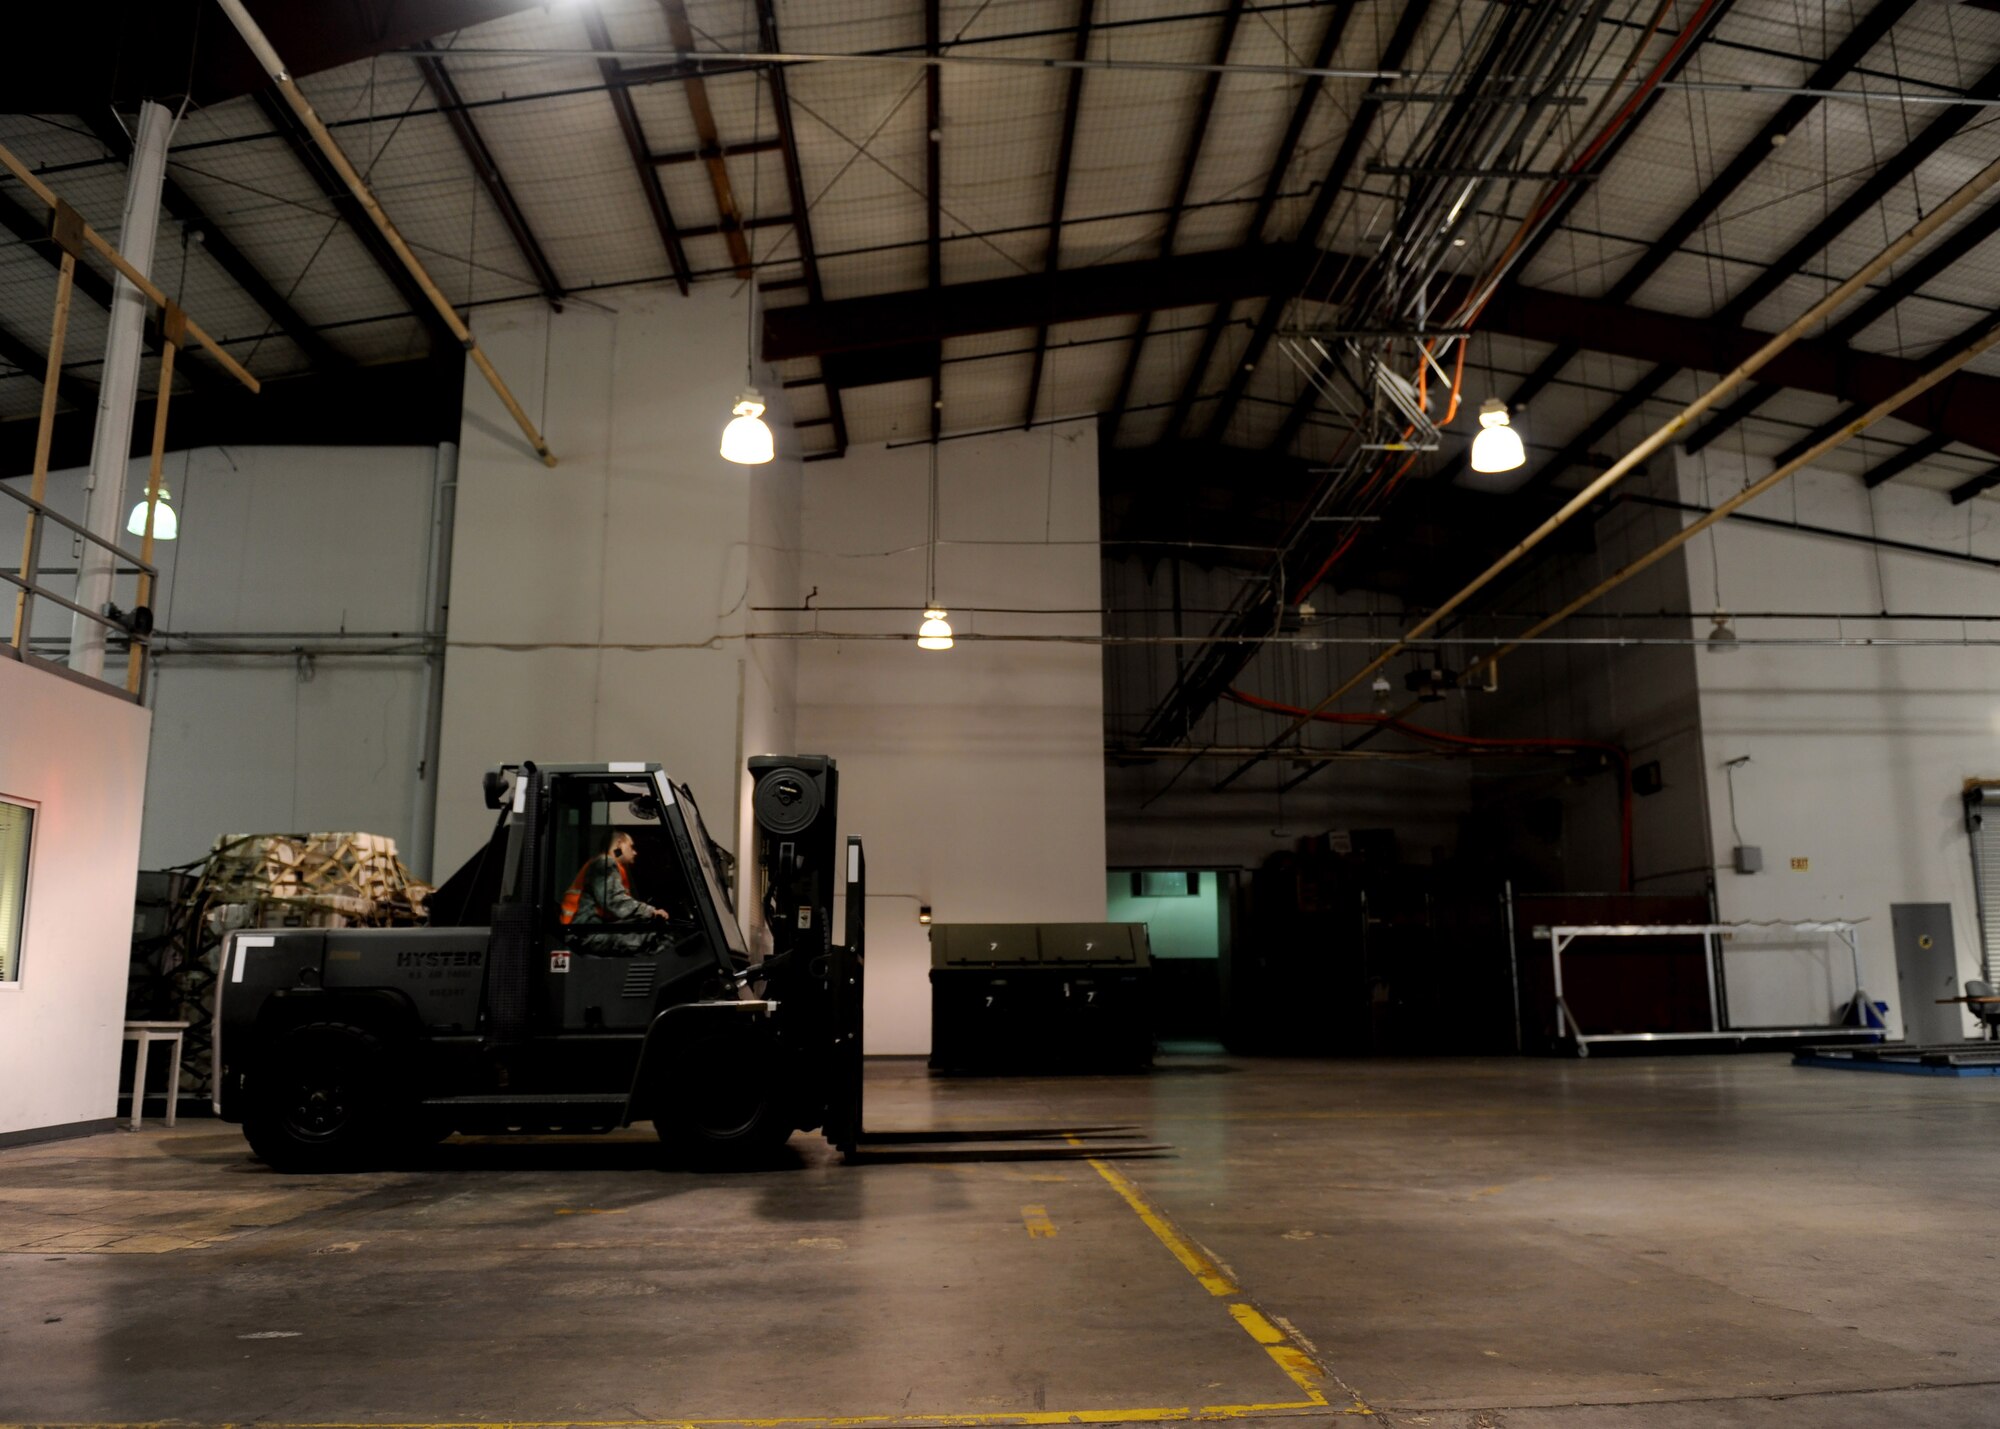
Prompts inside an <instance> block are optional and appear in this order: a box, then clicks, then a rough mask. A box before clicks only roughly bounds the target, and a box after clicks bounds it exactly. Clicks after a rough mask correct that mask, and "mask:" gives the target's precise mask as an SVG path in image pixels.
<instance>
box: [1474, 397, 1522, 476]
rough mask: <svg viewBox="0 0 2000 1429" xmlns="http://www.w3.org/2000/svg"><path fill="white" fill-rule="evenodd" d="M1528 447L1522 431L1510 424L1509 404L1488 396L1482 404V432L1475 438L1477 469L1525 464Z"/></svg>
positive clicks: (1509, 468)
mask: <svg viewBox="0 0 2000 1429" xmlns="http://www.w3.org/2000/svg"><path fill="white" fill-rule="evenodd" d="M1527 460H1528V449H1527V448H1526V447H1525V446H1523V445H1522V444H1521V434H1520V433H1519V432H1517V431H1515V430H1514V429H1513V427H1512V426H1510V425H1509V424H1508V420H1507V404H1506V403H1505V402H1502V401H1501V400H1500V399H1499V398H1498V397H1488V398H1487V399H1486V400H1485V401H1484V402H1481V403H1480V404H1479V435H1478V436H1476V437H1474V438H1473V439H1472V469H1473V470H1474V471H1484V472H1499V471H1513V470H1515V469H1516V468H1518V467H1520V466H1523V465H1525V464H1526V462H1527Z"/></svg>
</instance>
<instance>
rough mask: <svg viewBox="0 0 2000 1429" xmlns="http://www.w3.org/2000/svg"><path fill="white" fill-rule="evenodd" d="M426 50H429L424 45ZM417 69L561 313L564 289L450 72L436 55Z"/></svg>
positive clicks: (541, 285) (425, 58)
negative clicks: (466, 106)
mask: <svg viewBox="0 0 2000 1429" xmlns="http://www.w3.org/2000/svg"><path fill="white" fill-rule="evenodd" d="M424 48H425V49H429V48H430V46H429V45H428V44H426V45H425V46H424ZM415 59H416V62H417V69H418V70H419V71H420V72H421V73H422V74H423V77H424V83H425V84H427V85H429V86H430V91H431V93H432V94H435V95H436V96H437V98H438V107H439V109H441V110H442V111H443V112H444V116H445V120H446V122H447V123H449V124H450V125H451V132H452V133H453V134H455V135H456V136H457V137H458V146H459V148H461V149H463V150H465V157H466V161H467V162H468V163H470V164H471V165H472V172H473V173H474V174H475V175H476V176H477V177H478V179H479V183H480V186H481V187H482V188H484V189H485V190H486V196H487V197H488V198H489V199H491V200H492V201H493V206H494V207H495V208H496V209H498V210H499V211H500V221H501V222H502V223H504V224H506V225H507V232H508V235H509V236H510V237H512V238H513V240H514V251H515V252H517V253H519V254H520V255H521V261H522V262H524V263H526V264H527V265H528V272H529V273H530V274H531V275H532V276H533V278H534V282H535V286H536V287H537V288H539V289H541V293H542V298H543V299H544V300H545V301H546V302H547V303H548V305H549V306H550V307H551V308H553V309H555V310H556V311H557V312H561V311H562V305H563V297H564V296H565V295H564V293H563V285H562V283H561V281H560V280H559V279H558V278H557V277H556V270H555V268H554V267H553V266H551V264H550V263H549V258H548V254H546V253H544V252H543V251H542V245H541V243H540V242H538V241H537V240H536V238H535V233H534V230H533V229H532V228H530V227H529V226H528V216H527V215H526V214H525V213H523V212H521V205H520V204H519V203H518V202H516V201H515V198H514V190H513V188H512V187H511V186H510V185H509V184H508V182H507V176H506V175H505V174H503V173H501V172H500V165H499V162H498V161H497V160H496V159H494V157H493V151H492V150H491V149H489V148H487V147H486V137H485V135H483V134H481V133H480V132H479V126H478V125H477V124H475V123H473V120H472V115H471V113H470V112H468V111H467V110H466V108H465V102H464V100H462V99H461V98H460V97H459V93H458V86H457V84H455V83H453V81H452V77H451V72H450V71H449V70H447V69H446V68H445V67H444V60H443V58H442V57H441V56H437V55H417V56H415Z"/></svg>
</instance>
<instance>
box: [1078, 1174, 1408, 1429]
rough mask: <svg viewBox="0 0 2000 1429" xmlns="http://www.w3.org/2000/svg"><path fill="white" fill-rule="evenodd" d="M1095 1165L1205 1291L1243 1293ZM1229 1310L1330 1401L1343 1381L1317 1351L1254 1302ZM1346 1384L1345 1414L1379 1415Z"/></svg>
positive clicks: (1311, 1396)
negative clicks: (1330, 1392) (1330, 1389)
mask: <svg viewBox="0 0 2000 1429" xmlns="http://www.w3.org/2000/svg"><path fill="white" fill-rule="evenodd" d="M1065 1139H1066V1140H1068V1141H1069V1143H1070V1144H1071V1145H1072V1146H1075V1145H1080V1144H1081V1143H1080V1142H1078V1141H1077V1139H1076V1138H1075V1137H1073V1136H1072V1137H1068V1138H1065ZM1090 1165H1091V1166H1092V1167H1094V1168H1095V1169H1096V1171H1097V1174H1098V1175H1100V1176H1102V1177H1103V1178H1104V1179H1105V1180H1106V1181H1107V1182H1109V1183H1110V1185H1111V1189H1112V1190H1114V1191H1116V1192H1117V1193H1118V1194H1119V1195H1120V1196H1122V1197H1123V1198H1124V1200H1125V1204H1126V1205H1128V1206H1130V1207H1131V1208H1132V1210H1133V1212H1134V1213H1135V1214H1136V1215H1137V1216H1138V1217H1139V1219H1140V1220H1142V1221H1144V1222H1145V1224H1146V1229H1148V1230H1150V1231H1151V1232H1152V1233H1153V1234H1154V1235H1155V1236H1157V1237H1158V1238H1159V1241H1160V1244H1162V1245H1164V1246H1165V1247H1166V1248H1167V1249H1168V1250H1170V1251H1172V1252H1173V1255H1174V1259H1176V1260H1178V1261H1179V1262H1180V1263H1181V1264H1182V1265H1183V1266H1184V1267H1186V1269H1187V1272H1188V1274H1190V1275H1192V1276H1193V1277H1194V1278H1195V1279H1196V1280H1198V1281H1200V1282H1201V1285H1202V1288H1203V1289H1205V1290H1206V1291H1208V1293H1209V1294H1211V1295H1216V1296H1240V1295H1242V1294H1243V1290H1242V1287H1240V1286H1238V1285H1237V1284H1236V1282H1235V1280H1234V1279H1233V1278H1232V1277H1231V1276H1230V1274H1229V1273H1228V1272H1227V1271H1226V1270H1224V1269H1223V1267H1222V1266H1221V1265H1219V1264H1218V1263H1217V1262H1216V1259H1215V1257H1214V1256H1213V1255H1211V1254H1209V1253H1208V1251H1206V1250H1204V1249H1203V1248H1202V1247H1201V1246H1200V1245H1199V1244H1197V1243H1196V1242H1195V1241H1194V1240H1193V1239H1192V1238H1190V1237H1189V1236H1186V1235H1184V1234H1182V1232H1181V1231H1180V1229H1179V1228H1178V1227H1176V1226H1175V1225H1174V1223H1173V1222H1172V1221H1170V1220H1168V1219H1167V1217H1166V1214H1165V1213H1164V1212H1162V1211H1161V1210H1159V1209H1158V1208H1157V1207H1155V1206H1154V1205H1153V1203H1152V1202H1150V1201H1148V1200H1147V1199H1146V1197H1145V1195H1144V1193H1142V1192H1141V1191H1140V1190H1139V1188H1138V1187H1137V1186H1135V1185H1133V1184H1132V1182H1131V1181H1130V1180H1129V1179H1127V1178H1126V1177H1125V1176H1124V1175H1122V1174H1121V1173H1120V1172H1118V1171H1116V1170H1114V1169H1113V1168H1112V1167H1111V1166H1110V1165H1109V1164H1108V1163H1106V1162H1103V1161H1098V1160H1092V1161H1091V1163H1090ZM1229 1313H1230V1315H1231V1316H1232V1317H1233V1318H1234V1319H1235V1321H1236V1323H1237V1324H1238V1325H1240V1326H1242V1327H1243V1330H1244V1332H1245V1333H1246V1334H1248V1335H1249V1336H1250V1338H1251V1339H1253V1340H1255V1341H1256V1342H1257V1343H1258V1345H1260V1346H1261V1347H1262V1348H1263V1350H1264V1353H1265V1354H1267V1355H1269V1356H1270V1357H1271V1361H1272V1363H1273V1364H1275V1365H1277V1367H1278V1368H1279V1369H1280V1370H1282V1371H1284V1374H1285V1377H1286V1378H1287V1379H1289V1380H1291V1382H1292V1383H1293V1384H1296V1385H1297V1386H1298V1387H1299V1388H1300V1389H1301V1390H1302V1391H1303V1392H1304V1393H1305V1396H1306V1399H1307V1402H1308V1403H1310V1404H1312V1405H1315V1406H1319V1405H1325V1404H1326V1403H1327V1398H1326V1392H1325V1390H1324V1388H1323V1386H1324V1385H1326V1384H1328V1383H1329V1382H1331V1383H1333V1384H1340V1381H1339V1380H1338V1379H1337V1378H1335V1376H1334V1375H1332V1374H1331V1373H1329V1372H1328V1371H1327V1368H1326V1366H1324V1365H1322V1364H1321V1363H1320V1362H1319V1360H1318V1359H1317V1358H1316V1357H1315V1356H1314V1355H1313V1354H1312V1353H1311V1351H1309V1350H1308V1349H1306V1347H1305V1346H1304V1345H1302V1344H1299V1343H1296V1342H1294V1341H1293V1339H1292V1338H1291V1337H1290V1336H1288V1335H1286V1334H1285V1332H1284V1331H1283V1330H1280V1329H1279V1328H1278V1327H1277V1326H1276V1325H1274V1324H1272V1323H1271V1322H1270V1320H1268V1319H1267V1318H1265V1316H1264V1314H1263V1312H1262V1311H1260V1310H1258V1309H1257V1307H1256V1306H1254V1305H1252V1304H1250V1303H1249V1302H1248V1300H1237V1301H1234V1302H1233V1303H1232V1304H1231V1305H1230V1307H1229ZM1340 1388H1341V1391H1342V1392H1343V1393H1344V1394H1345V1395H1346V1396H1347V1397H1348V1398H1349V1399H1351V1400H1352V1401H1353V1408H1351V1409H1347V1410H1343V1411H1341V1412H1344V1413H1349V1414H1372V1413H1374V1411H1373V1410H1371V1409H1370V1408H1369V1407H1368V1406H1367V1405H1366V1404H1364V1403H1363V1402H1362V1400H1361V1396H1360V1395H1358V1394H1356V1393H1355V1392H1354V1391H1353V1390H1351V1389H1349V1388H1348V1387H1347V1386H1346V1385H1344V1384H1340Z"/></svg>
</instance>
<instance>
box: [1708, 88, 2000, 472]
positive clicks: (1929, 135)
mask: <svg viewBox="0 0 2000 1429" xmlns="http://www.w3.org/2000/svg"><path fill="white" fill-rule="evenodd" d="M1972 93H1974V94H1978V95H1982V96H1985V97H1989V98H2000V64H1996V65H1994V66H1993V67H1992V68H1991V69H1989V70H1987V71H1986V73H1985V74H1984V75H1982V76H1981V77H1980V78H1979V80H1978V81H1977V82H1976V83H1975V84H1974V86H1973V89H1972ZM1976 113H1977V111H1974V110H1970V109H1948V110H1946V111H1945V112H1944V113H1943V114H1942V115H1940V116H1939V117H1938V118H1936V119H1933V120H1932V121H1931V122H1930V123H1929V124H1926V125H1925V126H1924V127H1923V129H1922V131H1921V132H1919V133H1918V134H1917V136H1916V137H1915V138H1913V139H1911V140H1910V142H1909V143H1907V144H1905V145H1904V146H1903V147H1902V148H1901V149H1899V150H1897V151H1896V152H1895V153H1893V154H1891V155H1890V156H1889V157H1888V158H1887V159H1886V160H1885V161H1884V162H1883V163H1882V165H1881V167H1879V168H1877V169H1876V170H1875V172H1874V173H1872V174H1870V175H1869V176H1868V178H1867V179H1866V180H1864V181H1863V182H1862V184H1861V185H1860V187H1858V188H1856V189H1855V191H1854V192H1853V193H1851V194H1849V195H1848V196H1847V197H1846V198H1845V199H1843V200H1841V202H1840V204H1839V205H1838V206H1837V207H1836V208H1834V209H1833V211H1832V212H1830V213H1828V214H1827V215H1826V217H1824V218H1823V219H1821V220H1820V221H1819V222H1818V223H1816V224H1814V225H1813V226H1812V228H1811V229H1810V230H1809V231H1808V232H1807V233H1806V234H1805V235H1804V236H1803V237H1801V238H1800V239H1799V241H1798V242H1796V243H1794V244H1793V245H1792V246H1791V247H1790V248H1788V249H1786V250H1785V252H1784V254H1783V255H1782V256H1780V257H1779V258H1778V259H1777V260H1776V261H1775V262H1773V263H1772V264H1771V266H1770V267H1769V268H1767V269H1765V271H1764V272H1763V273H1762V274H1760V275H1759V276H1758V277H1757V278H1755V279H1753V280H1752V281H1751V283H1750V284H1749V285H1748V286H1747V287H1746V288H1745V289H1744V290H1743V292H1742V293H1740V294H1739V295H1738V296H1737V297H1736V298H1735V299H1733V300H1732V301H1731V302H1729V303H1728V304H1725V305H1724V308H1723V309H1722V311H1723V312H1725V313H1729V314H1731V315H1733V316H1742V315H1747V314H1748V313H1749V312H1750V310H1751V309H1752V308H1754V307H1756V306H1757V304H1759V303H1761V302H1763V301H1764V299H1765V298H1768V297H1769V296H1770V295H1771V294H1772V293H1775V292H1776V291H1777V290H1778V289H1779V288H1780V287H1781V286H1782V285H1783V284H1784V282H1785V280H1786V279H1787V278H1789V277H1790V276H1792V274H1794V273H1795V272H1797V271H1798V269H1799V268H1800V267H1802V266H1803V265H1804V264H1805V263H1806V262H1807V260H1809V259H1810V258H1812V256H1813V255H1814V254H1816V253H1818V252H1819V251H1820V250H1821V249H1823V248H1825V247H1826V245H1827V244H1829V243H1831V242H1832V241H1833V240H1834V239H1835V238H1838V237H1839V236H1840V235H1841V233H1843V232H1844V231H1845V230H1846V229H1847V228H1848V227H1849V226H1850V225H1852V224H1853V223H1854V222H1855V221H1856V220H1858V219H1860V218H1862V217H1863V216H1864V215H1866V214H1869V213H1872V212H1873V211H1874V209H1875V206H1876V205H1877V204H1879V203H1880V202H1881V201H1882V200H1883V198H1885V197H1886V196H1887V195H1888V194H1889V192H1890V191H1891V190H1892V189H1895V188H1896V187H1898V186H1899V185H1901V184H1902V183H1903V182H1904V181H1905V180H1906V179H1908V178H1909V177H1910V175H1911V174H1912V173H1914V172H1915V171H1916V169H1917V166H1918V165H1919V164H1921V163H1923V162H1924V161H1925V160H1926V159H1928V158H1930V157H1931V156H1932V155H1933V154H1935V153H1936V152H1937V151H1938V150H1939V149H1941V148H1943V147H1944V145H1945V143H1946V142H1947V141H1948V140H1950V139H1952V138H1953V137H1955V136H1956V135H1957V134H1959V133H1960V132H1961V131H1962V130H1963V129H1964V128H1965V126H1966V125H1967V124H1968V123H1970V122H1971V121H1972V119H1973V118H1974V117H1975V115H1976ZM1996 231H2000V209H1987V210H1984V211H1982V212H1981V213H1979V214H1977V215H1975V216H1974V217H1973V218H1972V219H1970V220H1969V221H1968V222H1967V223H1966V224H1965V225H1964V226H1963V227H1962V228H1960V229H1959V230H1958V231H1957V232H1956V233H1953V234H1952V235H1950V236H1949V237H1947V238H1946V239H1944V241H1943V242H1941V243H1939V244H1938V245H1937V247H1935V248H1934V249H1932V250H1931V251H1930V252H1929V253H1928V254H1926V255H1924V256H1923V257H1921V258H1919V259H1918V260H1916V261H1915V262H1914V263H1912V264H1911V265H1910V266H1909V267H1907V268H1905V269H1904V270H1903V271H1902V272H1901V273H1899V274H1897V275H1896V277H1895V279H1894V280H1893V281H1891V282H1890V283H1888V284H1886V285H1885V286H1884V287H1883V288H1881V289H1880V290H1879V291H1878V292H1877V293H1876V294H1875V295H1874V296H1873V297H1870V298H1868V299H1867V300H1866V301H1865V302H1864V303H1863V304H1862V305H1861V307H1859V308H1857V309H1856V310H1855V314H1856V316H1859V315H1860V314H1862V313H1867V314H1868V315H1869V316H1868V317H1867V319H1866V320H1865V321H1862V322H1861V323H1860V324H1859V325H1858V326H1856V327H1854V328H1853V329H1852V330H1850V331H1847V332H1845V333H1844V334H1843V335H1844V336H1847V337H1852V336H1853V335H1854V334H1855V333H1858V332H1859V331H1860V330H1861V328H1862V327H1866V326H1867V324H1868V323H1869V322H1873V321H1874V320H1875V319H1876V318H1878V317H1881V316H1882V315H1883V314H1885V313H1887V312H1888V311H1889V309H1890V308H1893V307H1894V306H1895V305H1896V304H1897V303H1899V302H1901V301H1902V300H1903V299H1904V298H1907V297H1913V296H1915V294H1916V293H1917V290H1918V289H1920V288H1922V287H1923V286H1924V284H1926V283H1928V282H1930V281H1931V279H1933V278H1935V277H1936V276H1937V275H1938V274H1939V273H1941V272H1943V271H1944V269H1946V268H1948V267H1950V266H1951V264H1952V263H1954V262H1956V261H1957V260H1958V259H1959V258H1961V257H1963V256H1964V255H1965V254H1966V253H1968V252H1970V251H1971V250H1972V248H1974V247H1976V246H1978V244H1979V243H1980V242H1982V241H1984V240H1985V238H1987V237H1989V236H1991V235H1992V234H1993V233H1994V232H1996ZM1846 321H1847V320H1844V321H1843V323H1842V327H1845V323H1846ZM1773 390H1774V389H1772V388H1770V387H1769V386H1767V385H1765V384H1763V383H1758V384H1756V385H1754V386H1752V387H1751V388H1750V389H1749V390H1748V391H1746V392H1744V393H1743V394H1742V395H1741V396H1739V397H1737V398H1736V399H1735V400H1734V401H1732V402H1730V403H1729V405H1728V406H1726V407H1724V408H1723V409H1722V410H1721V411H1719V412H1717V413H1716V414H1715V415H1713V416H1711V417H1710V418H1709V419H1708V421H1707V422H1705V423H1703V424H1702V425H1701V426H1700V427H1699V428H1697V429H1696V430H1695V432H1694V433H1693V434H1692V435H1691V436H1690V437H1689V438H1688V441H1687V449H1688V450H1689V451H1690V452H1698V451H1700V450H1701V449H1702V448H1703V447H1705V446H1707V445H1708V444H1709V443H1710V442H1712V441H1714V440H1715V439H1716V438H1717V437H1719V436H1721V435H1722V434H1723V433H1724V432H1727V431H1728V430H1729V429H1730V428H1731V427H1733V426H1735V425H1736V424H1737V423H1738V422H1740V421H1742V420H1743V419H1744V418H1745V417H1747V416H1749V415H1750V414H1751V413H1752V412H1755V411H1756V410H1757V409H1758V408H1759V407H1761V406H1763V405H1764V403H1765V402H1767V401H1769V400H1770V398H1771V396H1772V394H1773Z"/></svg>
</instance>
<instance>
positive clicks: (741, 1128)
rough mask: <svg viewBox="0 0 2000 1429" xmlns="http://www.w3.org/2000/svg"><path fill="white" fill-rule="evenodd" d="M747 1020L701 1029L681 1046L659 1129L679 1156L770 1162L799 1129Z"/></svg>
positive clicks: (657, 1116) (720, 1164)
mask: <svg viewBox="0 0 2000 1429" xmlns="http://www.w3.org/2000/svg"><path fill="white" fill-rule="evenodd" d="M741 1025H742V1024H741V1023H740V1022H737V1023H734V1024H730V1023H722V1024H718V1025H716V1026H714V1027H712V1028H705V1029H703V1030H702V1031H700V1032H697V1033H695V1034H694V1035H693V1036H692V1037H690V1038H689V1039H688V1040H686V1041H685V1042H683V1043H682V1044H681V1045H680V1046H679V1047H678V1048H676V1049H675V1054H674V1057H673V1061H672V1064H671V1068H670V1070H669V1073H668V1075H667V1077H666V1078H665V1079H663V1081H662V1082H661V1084H660V1086H659V1090H658V1093H657V1095H656V1097H655V1105H656V1107H657V1110H656V1111H655V1113H654V1116H653V1129H654V1130H655V1131H657V1132H658V1133H659V1136H660V1142H661V1144H662V1145H663V1146H665V1147H666V1150H667V1154H668V1156H669V1157H670V1158H671V1159H673V1160H674V1161H677V1162H681V1163H684V1164H687V1165H691V1166H699V1167H703V1168H706V1169H716V1170H721V1169H727V1168H730V1167H739V1166H755V1165H758V1164H761V1163H764V1162H768V1161H769V1160H771V1158H772V1157H773V1156H774V1155H775V1154H776V1153H777V1151H778V1148H779V1147H781V1146H783V1145H784V1144H785V1142H786V1141H787V1140H788V1139H789V1138H790V1137H791V1134H792V1117H791V1109H790V1107H789V1105H788V1104H787V1103H786V1101H785V1098H784V1097H783V1096H782V1095H781V1094H780V1088H779V1087H778V1086H777V1085H776V1080H775V1078H774V1077H773V1076H772V1074H771V1062H772V1060H773V1059H772V1058H771V1056H770V1055H769V1048H768V1046H767V1045H766V1044H765V1042H764V1040H763V1039H762V1038H758V1037H750V1036H744V1035H743V1034H742V1033H741V1032H739V1031H737V1030H736V1029H737V1028H738V1027H740V1026H741Z"/></svg>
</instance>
